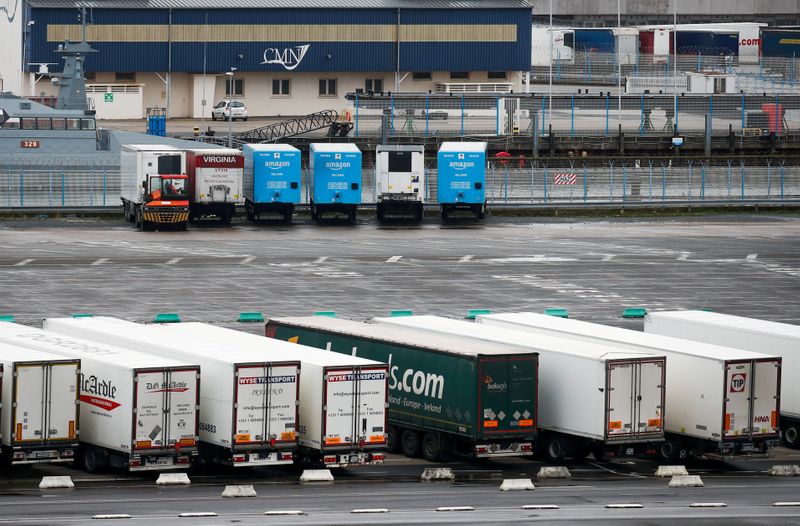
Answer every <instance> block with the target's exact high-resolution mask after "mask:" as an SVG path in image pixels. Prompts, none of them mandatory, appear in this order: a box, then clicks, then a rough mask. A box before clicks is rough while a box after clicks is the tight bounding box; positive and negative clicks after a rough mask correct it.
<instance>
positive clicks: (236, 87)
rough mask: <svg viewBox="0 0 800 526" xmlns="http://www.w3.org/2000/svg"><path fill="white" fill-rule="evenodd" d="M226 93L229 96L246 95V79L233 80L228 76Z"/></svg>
mask: <svg viewBox="0 0 800 526" xmlns="http://www.w3.org/2000/svg"><path fill="white" fill-rule="evenodd" d="M231 84H233V93H231ZM225 95H226V96H227V97H230V96H231V95H233V96H234V97H244V79H233V82H231V79H230V78H226V79H225Z"/></svg>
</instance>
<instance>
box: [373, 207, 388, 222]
mask: <svg viewBox="0 0 800 526" xmlns="http://www.w3.org/2000/svg"><path fill="white" fill-rule="evenodd" d="M385 216H386V211H385V210H384V209H383V204H381V203H378V204H377V205H376V206H375V218H376V219H377V220H378V222H379V223H383V219H384V218H385Z"/></svg>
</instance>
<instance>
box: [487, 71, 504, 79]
mask: <svg viewBox="0 0 800 526" xmlns="http://www.w3.org/2000/svg"><path fill="white" fill-rule="evenodd" d="M487 77H488V78H489V79H490V80H506V72H505V71H490V72H489V74H488V75H487Z"/></svg>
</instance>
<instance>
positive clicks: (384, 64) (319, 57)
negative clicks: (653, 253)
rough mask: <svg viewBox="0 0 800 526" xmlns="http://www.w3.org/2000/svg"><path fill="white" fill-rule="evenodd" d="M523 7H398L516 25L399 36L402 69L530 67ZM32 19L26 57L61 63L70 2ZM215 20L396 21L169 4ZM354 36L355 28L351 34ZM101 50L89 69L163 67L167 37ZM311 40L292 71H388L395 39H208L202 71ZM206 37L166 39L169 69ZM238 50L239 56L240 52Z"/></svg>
mask: <svg viewBox="0 0 800 526" xmlns="http://www.w3.org/2000/svg"><path fill="white" fill-rule="evenodd" d="M530 15H531V13H530V10H527V9H496V10H477V9H463V10H461V9H452V10H445V9H433V10H430V9H425V10H401V12H400V22H401V24H435V25H436V24H438V25H449V24H457V25H488V24H494V25H497V24H504V25H515V26H516V36H517V41H516V42H479V41H478V42H404V43H402V44H401V48H400V70H401V71H526V70H528V69H530V49H531V23H530ZM31 16H32V18H33V19H34V20H36V24H35V26H33V30H32V31H31V37H30V42H29V44H30V48H29V49H30V59H29V62H55V63H59V64H60V63H61V61H60V60H59V59H58V57H57V55H55V54H54V53H53V51H54V50H55V49H56V47H57V45H58V43H57V42H48V40H47V26H48V25H50V24H56V25H59V24H60V25H65V24H70V25H71V24H76V23H77V11H76V10H72V9H34V10H33V12H32V15H31ZM206 17H207V19H208V23H209V25H213V24H232V25H238V24H248V25H252V24H272V25H284V24H303V25H305V24H324V25H337V24H348V25H349V24H365V25H372V24H382V25H392V26H394V25H395V24H396V23H397V12H396V11H395V10H392V9H364V10H357V9H349V10H347V9H330V10H326V9H281V10H269V9H236V10H213V9H212V10H207V9H193V10H173V11H172V24H173V25H195V24H196V25H202V24H204V23H205V21H206ZM169 18H170V13H169V10H165V9H160V10H159V9H149V10H140V9H113V10H110V9H105V10H103V9H95V10H93V12H92V13H91V20H92V22H93V23H94V24H95V25H96V26H98V27H99V26H102V25H105V24H119V25H128V24H143V25H154V26H158V25H164V26H166V25H167V24H168V23H169ZM354 36H357V35H354ZM198 40H199V39H198ZM90 44H91V45H92V47H94V48H95V49H97V50H98V51H99V53H97V54H94V55H92V56H90V57H89V58H88V59H87V61H86V69H87V71H90V72H91V71H115V72H136V71H142V72H144V71H159V72H164V71H166V70H167V68H168V57H169V50H170V45H169V43H168V42H91V41H90ZM304 44H309V48H308V51H307V53H306V55H305V56H304V58H303V60H302V61H301V63H300V64H299V66H297V68H296V69H295V70H294V71H298V72H302V71H313V72H325V71H331V72H336V71H394V70H395V67H396V60H397V56H396V44H395V43H394V42H300V41H298V42H209V43H208V45H207V55H206V62H207V65H206V69H207V71H210V72H214V71H217V72H219V71H226V70H228V68H230V67H232V66H233V67H236V68H237V69H238V70H239V71H285V69H284V67H283V66H281V65H279V64H264V63H263V62H264V52H265V49H266V48H277V49H280V50H283V49H285V48H292V47H294V46H299V45H304ZM204 47H205V46H204V44H203V42H201V41H198V42H173V43H172V71H173V72H193V73H197V72H201V71H202V70H203V53H204ZM240 55H241V57H240Z"/></svg>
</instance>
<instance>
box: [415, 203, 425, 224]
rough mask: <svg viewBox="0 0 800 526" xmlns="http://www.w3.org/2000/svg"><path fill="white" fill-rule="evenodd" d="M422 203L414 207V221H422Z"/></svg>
mask: <svg viewBox="0 0 800 526" xmlns="http://www.w3.org/2000/svg"><path fill="white" fill-rule="evenodd" d="M422 216H423V210H422V203H419V204H418V205H417V206H415V207H414V222H415V223H422Z"/></svg>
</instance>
